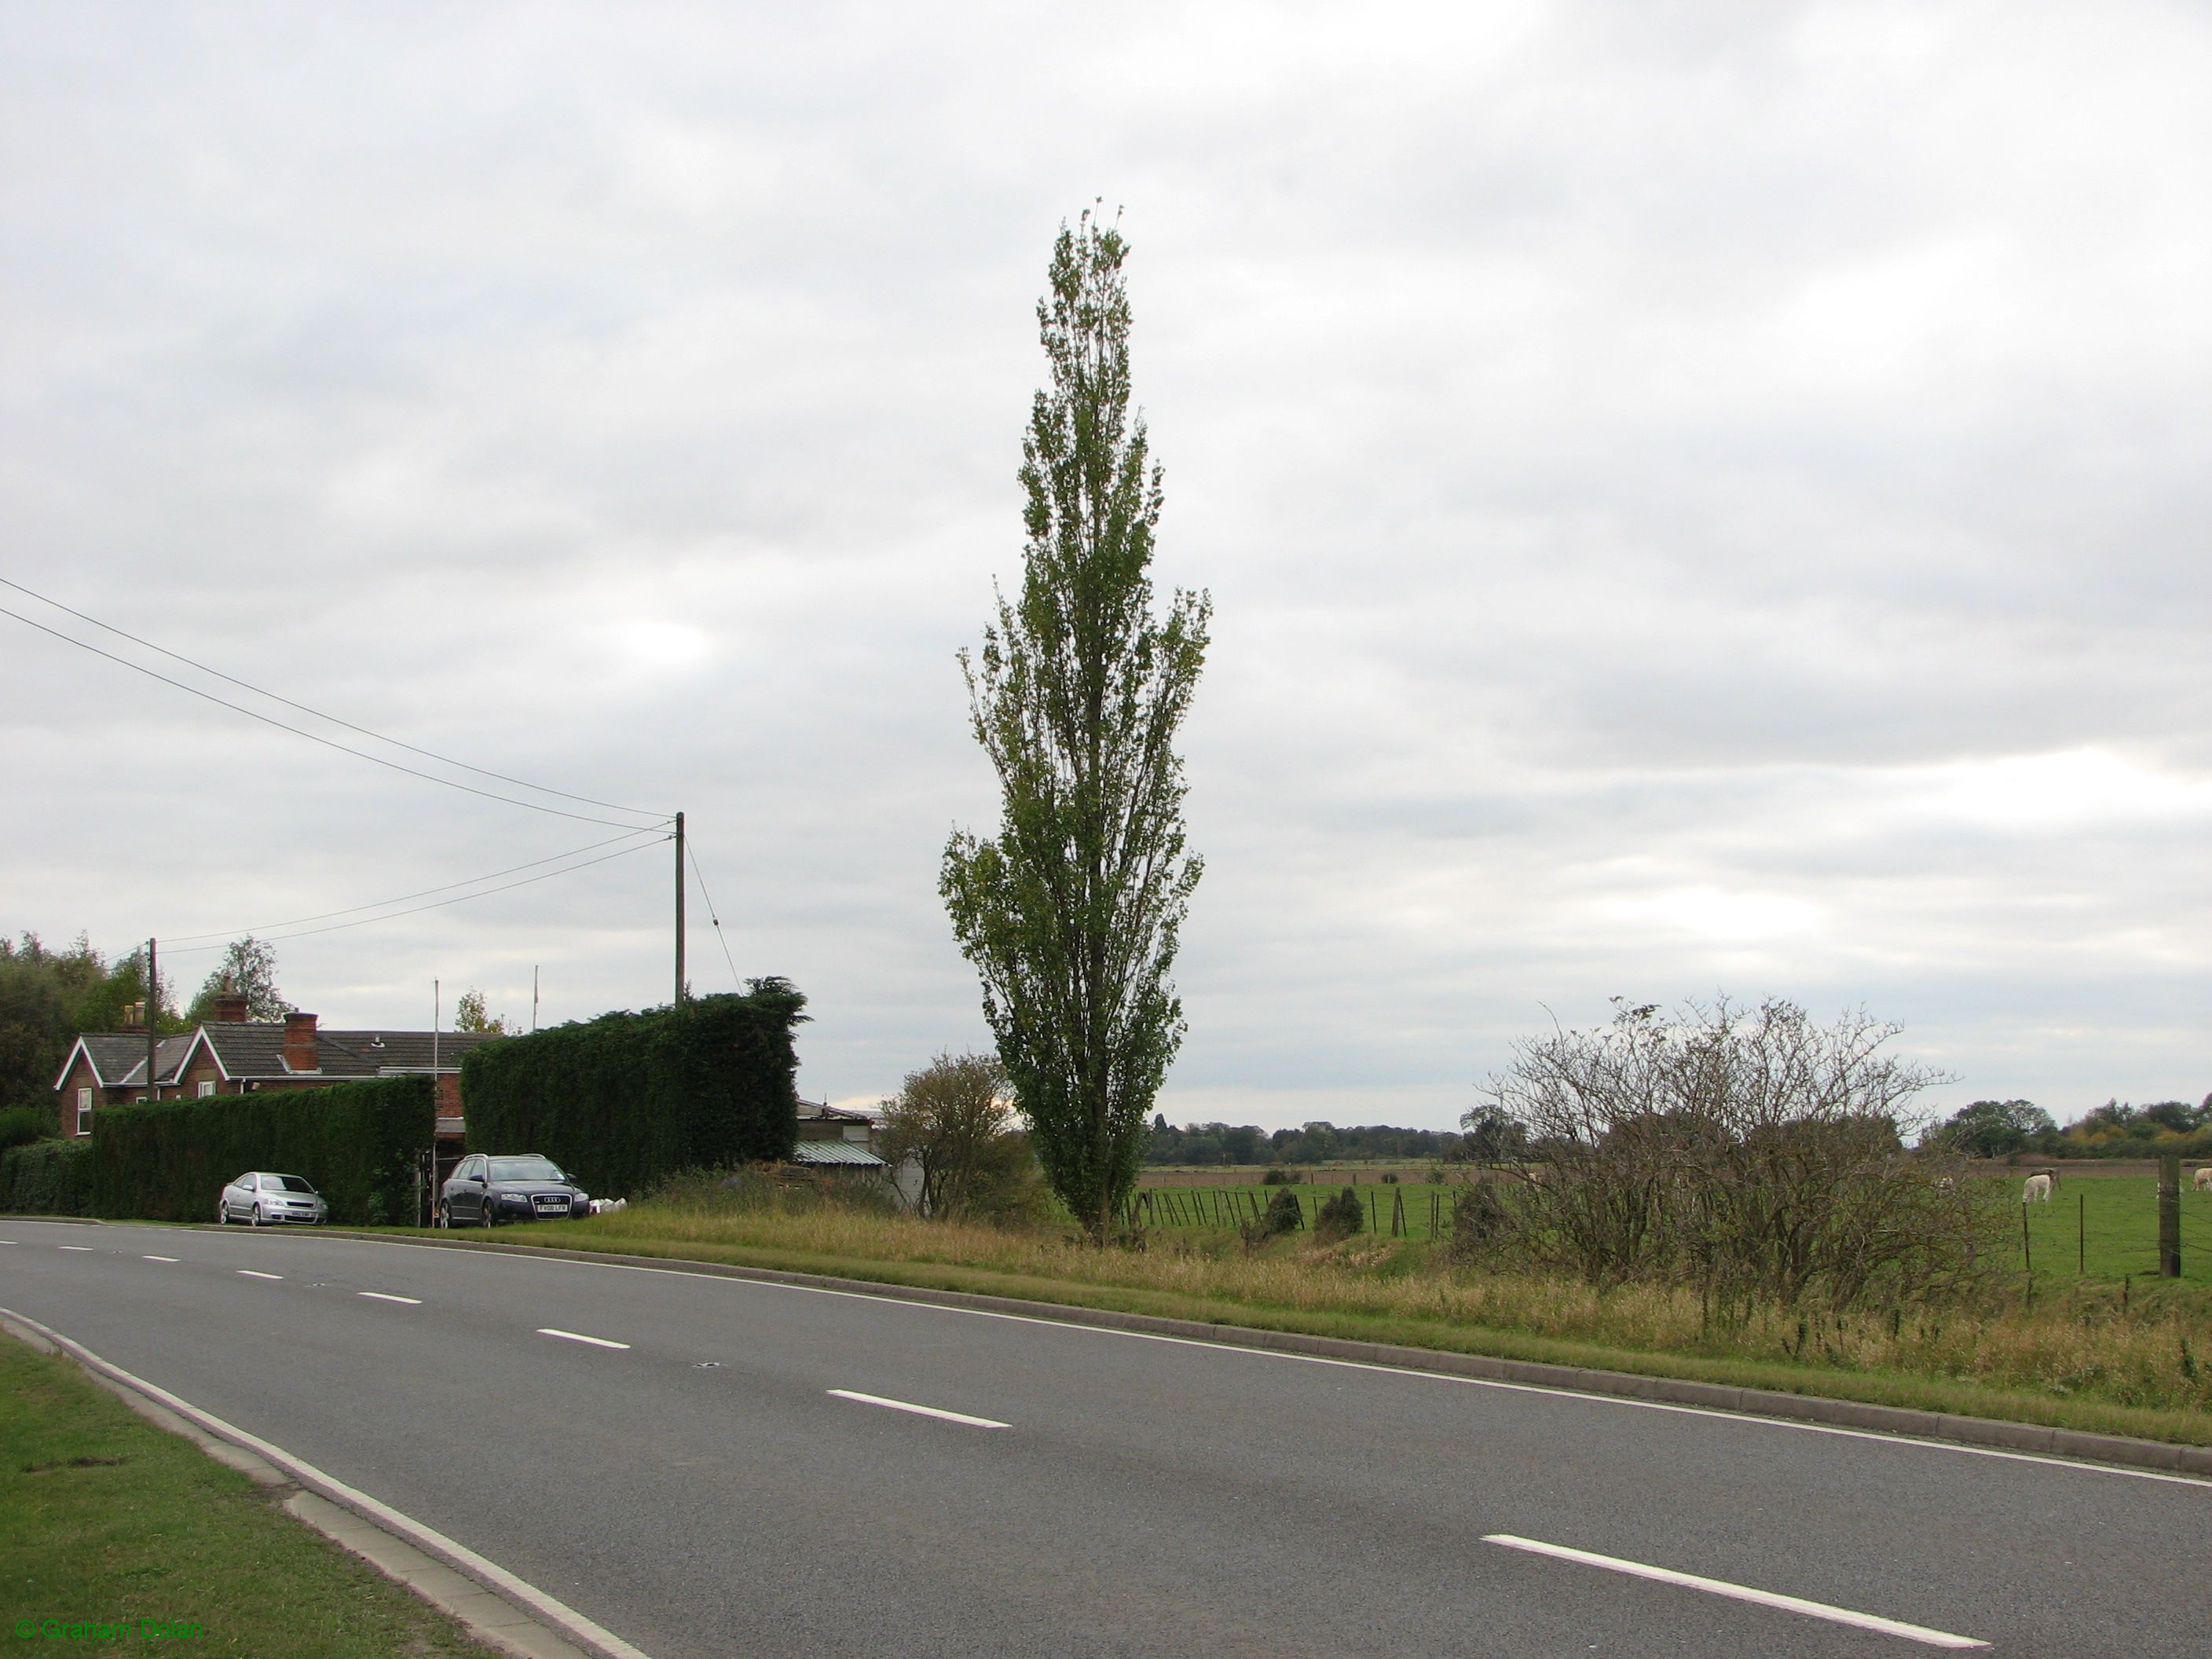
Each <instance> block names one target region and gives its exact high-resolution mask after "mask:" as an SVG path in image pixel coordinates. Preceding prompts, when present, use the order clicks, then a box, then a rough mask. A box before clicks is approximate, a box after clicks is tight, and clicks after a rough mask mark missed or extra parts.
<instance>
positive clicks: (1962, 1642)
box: [1483, 1532, 1989, 1648]
mask: <svg viewBox="0 0 2212 1659" xmlns="http://www.w3.org/2000/svg"><path fill="white" fill-rule="evenodd" d="M1483 1542H1484V1543H1486V1544H1503V1545H1504V1547H1506V1548H1507V1549H1509V1550H1526V1551H1528V1553H1530V1554H1532V1555H1550V1556H1555V1557H1557V1558H1558V1559H1560V1560H1562V1561H1577V1562H1580V1563H1581V1564H1582V1565H1584V1566H1586V1567H1603V1568H1605V1569H1606V1570H1607V1571H1609V1572H1625V1573H1627V1574H1629V1575H1630V1576H1631V1577H1636V1578H1650V1579H1652V1580H1655V1581H1656V1582H1657V1583H1662V1584H1680V1585H1681V1586H1682V1587H1683V1588H1684V1589H1697V1590H1704V1591H1705V1592H1706V1593H1707V1594H1708V1595H1725V1596H1727V1597H1729V1599H1730V1600H1731V1601H1751V1602H1755V1603H1756V1604H1757V1605H1759V1607H1779V1608H1781V1609H1782V1610H1783V1611H1784V1613H1803V1614H1804V1615H1806V1617H1808V1618H1809V1619H1826V1620H1828V1621H1829V1622H1830V1623H1832V1624H1838V1625H1850V1626H1854V1627H1855V1628H1857V1629H1859V1630H1871V1631H1879V1632H1881V1634H1883V1635H1884V1636H1901V1637H1903V1638H1905V1640H1906V1641H1908V1642H1920V1643H1923V1644H1926V1645H1927V1646H1929V1647H1931V1648H1985V1647H1987V1646H1989V1644H1988V1643H1987V1642H1980V1641H1977V1640H1975V1639H1974V1638H1972V1637H1971V1636H1954V1635H1952V1634H1951V1633H1950V1632H1948V1631H1942V1630H1929V1628H1928V1627H1927V1626H1925V1625H1908V1624H1906V1623H1905V1622H1904V1621H1903V1620H1897V1619H1883V1618H1880V1617H1878V1616H1876V1615H1875V1614H1874V1613H1854V1612H1852V1611H1851V1610H1850V1608H1849V1607H1830V1606H1829V1605H1828V1604H1827V1603H1826V1601H1805V1600H1804V1599H1802V1597H1799V1596H1795V1595H1776V1594H1775V1593H1774V1592H1773V1591H1772V1590H1763V1589H1750V1588H1748V1587H1747V1586H1746V1585H1743V1584H1731V1583H1729V1582H1728V1581H1727V1580H1726V1579H1723V1578H1700V1577H1699V1576H1698V1575H1697V1574H1695V1573H1693V1572H1676V1571H1674V1570H1673V1569H1671V1568H1668V1567H1653V1566H1647V1565H1644V1563H1643V1562H1641V1561H1625V1560H1623V1559H1621V1558H1620V1557H1619V1556H1617V1555H1596V1554H1593V1553H1591V1552H1589V1550H1571V1549H1569V1548H1567V1547H1565V1545H1562V1544H1546V1543H1541V1542H1540V1541H1537V1540H1535V1539H1534V1538H1516V1537H1514V1536H1513V1535H1512V1534H1510V1533H1503V1532H1493V1533H1490V1534H1486V1535H1485V1537H1484V1538H1483Z"/></svg>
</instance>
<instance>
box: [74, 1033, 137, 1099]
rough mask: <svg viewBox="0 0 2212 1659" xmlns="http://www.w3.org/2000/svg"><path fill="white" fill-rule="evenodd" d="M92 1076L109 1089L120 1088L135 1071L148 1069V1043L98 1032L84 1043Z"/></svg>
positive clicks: (86, 1038) (123, 1035) (129, 1037)
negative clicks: (90, 1062)
mask: <svg viewBox="0 0 2212 1659" xmlns="http://www.w3.org/2000/svg"><path fill="white" fill-rule="evenodd" d="M82 1042H83V1045H84V1052H85V1057H86V1058H87V1059H88V1060H91V1061H92V1075H93V1076H94V1079H97V1080H98V1082H99V1083H100V1086H101V1087H102V1088H106V1089H113V1088H119V1087H120V1086H121V1085H122V1083H123V1079H125V1077H127V1076H129V1075H130V1074H131V1072H132V1071H133V1070H134V1069H135V1070H137V1071H138V1072H140V1073H143V1072H144V1071H145V1069H146V1039H145V1038H144V1037H143V1036H131V1035H129V1034H127V1033H125V1032H120V1031H118V1032H114V1033H109V1032H106V1031H95V1032H93V1033H91V1034H90V1035H88V1036H86V1037H84V1038H83V1039H82Z"/></svg>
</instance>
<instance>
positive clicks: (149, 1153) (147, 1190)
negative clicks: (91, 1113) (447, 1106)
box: [92, 1077, 438, 1226]
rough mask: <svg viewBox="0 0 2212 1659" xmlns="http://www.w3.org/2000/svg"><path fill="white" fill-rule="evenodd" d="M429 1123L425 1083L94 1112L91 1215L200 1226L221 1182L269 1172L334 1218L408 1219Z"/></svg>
mask: <svg viewBox="0 0 2212 1659" xmlns="http://www.w3.org/2000/svg"><path fill="white" fill-rule="evenodd" d="M437 1115H438V1109H437V1103H436V1097H435V1092H434V1090H433V1088H432V1082H431V1079H429V1078H428V1077H393V1078H378V1079H374V1080H373V1081H367V1082H362V1083H337V1084H332V1085H330V1086H329V1087H327V1088H321V1089H261V1090H256V1091H254V1092H253V1093H252V1094H245V1095H209V1096H207V1097H204V1098H203V1099H197V1100H164V1101H161V1102H160V1103H155V1104H150V1105H130V1106H105V1107H102V1108H101V1109H100V1112H99V1115H97V1116H96V1117H95V1118H94V1121H93V1134H92V1144H93V1146H94V1150H95V1156H94V1160H93V1206H94V1213H95V1214H99V1215H103V1216H112V1217H118V1218H136V1219H142V1220H150V1221H212V1220H214V1219H215V1206H216V1199H217V1198H218V1197H220V1196H221V1194H222V1188H223V1184H224V1183H225V1182H228V1181H230V1180H231V1179H233V1178H234V1177H235V1176H240V1175H243V1174H245V1173H246V1171H247V1170H275V1171H277V1172H280V1173H282V1174H284V1175H297V1176H307V1179H308V1180H309V1181H312V1182H314V1184H315V1189H316V1190H317V1191H318V1192H319V1193H321V1194H322V1195H323V1196H324V1197H325V1199H327V1200H329V1201H330V1206H331V1220H332V1221H334V1222H338V1223H342V1224H345V1225H354V1226H360V1225H372V1226H373V1225H377V1224H379V1223H392V1222H396V1223H400V1224H407V1223H411V1222H412V1221H413V1220H414V1219H415V1209H414V1205H415V1171H416V1165H417V1163H418V1162H419V1160H420V1159H421V1158H422V1154H423V1152H426V1151H427V1150H428V1148H429V1146H430V1145H431V1143H432V1141H433V1140H434V1139H435V1138H436V1135H437V1127H438V1122H437Z"/></svg>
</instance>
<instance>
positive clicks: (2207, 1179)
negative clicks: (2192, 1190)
mask: <svg viewBox="0 0 2212 1659" xmlns="http://www.w3.org/2000/svg"><path fill="white" fill-rule="evenodd" d="M2196 1187H2197V1191H2198V1192H2200V1193H2201V1192H2203V1190H2204V1189H2205V1188H2208V1187H2212V1164H2206V1165H2205V1166H2204V1167H2203V1169H2201V1170H2198V1171H2197V1181H2196Z"/></svg>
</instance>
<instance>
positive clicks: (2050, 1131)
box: [1923, 1095, 2212, 1158]
mask: <svg viewBox="0 0 2212 1659" xmlns="http://www.w3.org/2000/svg"><path fill="white" fill-rule="evenodd" d="M1923 1145H1928V1146H1936V1147H1940V1148H1942V1150H1945V1151H1948V1152H1959V1153H1962V1154H1964V1155H1965V1156H1966V1157H1968V1158H2011V1157H2014V1156H2015V1155H2016V1154H2018V1153H2021V1152H2033V1153H2039V1154H2040V1155H2041V1156H2043V1157H2045V1158H2159V1157H2164V1156H2172V1155H2179V1156H2180V1157H2183V1158H2207V1157H2212V1095H2207V1096H2205V1097H2204V1098H2203V1100H2201V1101H2199V1102H2197V1104H2195V1105H2194V1106H2192V1105H2191V1104H2190V1103H2188V1102H2187V1101H2185V1100H2161V1101H2156V1102H2154V1103H2151V1104H2149V1105H2148V1106H2135V1105H2130V1103H2127V1102H2126V1101H2123V1100H2108V1101H2106V1103H2104V1104H2103V1105H2101V1106H2099V1107H2096V1108H2093V1109H2092V1110H2090V1111H2088V1112H2087V1113H2085V1114H2084V1115H2081V1117H2079V1118H2077V1119H2075V1121H2073V1122H2071V1123H2069V1124H2068V1125H2067V1126H2066V1127H2064V1128H2063V1129H2062V1128H2060V1127H2058V1125H2057V1123H2056V1122H2055V1121H2053V1120H2052V1118H2051V1114H2050V1113H2048V1112H2046V1111H2045V1110H2044V1109H2042V1108H2041V1107H2040V1106H2038V1105H2037V1104H2036V1103H2034V1102H2033V1101H2032V1100H1977V1101H1974V1102H1973V1103H1971V1104H1969V1105H1966V1106H1962V1107H1960V1109H1958V1110H1957V1111H1956V1112H1954V1113H1953V1114H1952V1115H1950V1116H1949V1117H1948V1118H1947V1119H1945V1120H1944V1121H1942V1123H1940V1124H1938V1125H1937V1126H1936V1127H1935V1128H1933V1129H1931V1130H1930V1131H1929V1133H1928V1135H1927V1137H1926V1139H1925V1140H1924V1141H1923Z"/></svg>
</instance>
